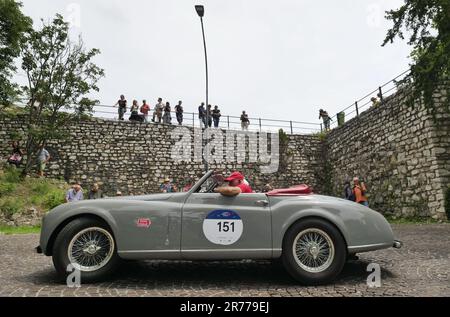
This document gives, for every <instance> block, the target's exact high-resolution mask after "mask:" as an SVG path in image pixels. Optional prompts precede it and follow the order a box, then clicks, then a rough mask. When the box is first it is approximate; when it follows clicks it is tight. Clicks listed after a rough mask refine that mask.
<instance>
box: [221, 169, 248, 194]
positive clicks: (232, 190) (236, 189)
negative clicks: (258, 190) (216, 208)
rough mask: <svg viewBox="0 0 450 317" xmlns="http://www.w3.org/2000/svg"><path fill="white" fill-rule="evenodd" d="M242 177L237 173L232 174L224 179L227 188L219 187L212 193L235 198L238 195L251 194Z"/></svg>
mask: <svg viewBox="0 0 450 317" xmlns="http://www.w3.org/2000/svg"><path fill="white" fill-rule="evenodd" d="M244 179H245V177H244V175H242V174H241V173H239V172H234V173H233V174H231V175H230V177H228V178H225V179H224V181H225V182H228V186H221V187H218V188H216V189H215V190H214V191H215V192H216V193H220V194H222V195H224V196H230V197H232V196H237V195H239V194H251V193H253V190H252V188H251V187H250V185H248V184H246V183H245V182H244Z"/></svg>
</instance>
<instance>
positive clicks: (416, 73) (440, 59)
mask: <svg viewBox="0 0 450 317" xmlns="http://www.w3.org/2000/svg"><path fill="white" fill-rule="evenodd" d="M386 18H387V19H388V20H392V21H393V27H392V28H391V29H390V30H389V31H388V33H387V36H386V39H385V41H384V43H383V45H386V44H387V43H389V42H391V43H392V42H393V41H394V40H395V38H396V37H399V38H400V39H402V40H403V39H405V31H406V34H407V35H408V36H409V40H408V44H409V45H411V46H413V51H412V53H411V57H412V59H413V64H412V65H411V73H410V74H409V75H408V76H407V77H406V78H405V80H403V81H402V83H405V82H407V83H409V84H411V85H412V87H413V88H414V93H413V95H412V99H417V98H419V97H423V100H424V101H425V105H426V106H427V107H428V108H430V109H432V108H433V106H434V99H433V93H435V92H436V88H437V85H438V84H440V83H448V80H449V79H450V1H449V0H427V1H423V0H405V3H404V4H403V5H402V6H401V7H400V8H399V9H397V10H391V11H388V12H387V16H386ZM447 93H448V95H447V96H450V88H449V87H448V86H447ZM449 98H450V97H449ZM449 98H447V100H449Z"/></svg>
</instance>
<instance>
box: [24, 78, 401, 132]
mask: <svg viewBox="0 0 450 317" xmlns="http://www.w3.org/2000/svg"><path fill="white" fill-rule="evenodd" d="M408 72H409V70H407V71H404V72H403V73H401V74H400V75H398V76H397V77H395V78H394V79H392V80H390V81H388V82H387V83H385V84H383V85H381V86H379V87H378V88H377V89H375V90H374V91H371V92H370V93H368V94H366V95H365V96H364V97H362V98H360V99H359V100H357V101H355V102H354V103H352V104H351V105H350V106H348V107H347V108H345V109H344V110H342V111H340V112H339V113H338V114H336V115H334V116H330V121H331V122H330V129H332V128H334V127H337V126H338V116H339V114H340V113H343V114H344V116H345V121H349V120H351V119H353V118H355V117H358V116H359V115H360V114H361V113H362V112H363V111H364V110H367V109H368V108H369V107H370V106H371V104H372V101H371V98H372V97H377V98H378V100H379V101H380V102H381V103H383V101H384V99H385V98H387V97H388V96H390V95H393V94H394V93H395V92H396V91H397V89H398V81H400V80H401V78H402V77H405V76H406V74H407V73H408ZM23 102H24V104H23V105H22V106H24V105H25V103H26V101H23ZM127 108H128V109H127V110H128V112H126V113H125V115H124V119H125V120H126V121H128V120H129V117H130V116H131V113H130V112H129V110H130V107H129V106H128V107H127ZM153 113H154V111H153V110H152V111H150V112H149V115H148V118H149V121H150V120H151V118H152V117H153ZM92 115H93V116H94V117H96V118H101V119H104V120H115V121H117V120H118V119H119V108H118V107H117V106H111V105H95V106H94V107H93V112H92ZM249 120H250V125H249V127H248V129H247V130H248V131H253V132H278V131H279V130H280V129H283V131H285V132H286V133H288V134H314V133H320V132H323V131H324V130H325V124H322V123H311V122H301V121H292V120H291V121H287V120H277V119H265V118H249ZM211 122H212V126H213V127H214V122H213V120H212V117H211ZM146 124H155V123H153V122H151V121H150V122H148V123H146ZM161 124H163V123H161ZM171 125H178V122H177V119H176V112H175V111H172V112H171ZM182 125H183V126H189V127H196V128H200V127H203V126H202V125H201V121H200V119H199V117H198V113H196V112H184V113H183V123H182ZM218 128H220V129H225V130H242V127H241V121H240V117H237V116H231V115H222V116H221V117H220V121H219V126H218Z"/></svg>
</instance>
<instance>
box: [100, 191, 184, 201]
mask: <svg viewBox="0 0 450 317" xmlns="http://www.w3.org/2000/svg"><path fill="white" fill-rule="evenodd" d="M173 195H176V194H174V193H168V194H151V195H140V196H120V197H108V198H104V200H111V199H113V200H138V201H143V200H145V201H155V200H161V201H163V200H168V199H170V198H171V197H172V196H173ZM99 200H102V199H99Z"/></svg>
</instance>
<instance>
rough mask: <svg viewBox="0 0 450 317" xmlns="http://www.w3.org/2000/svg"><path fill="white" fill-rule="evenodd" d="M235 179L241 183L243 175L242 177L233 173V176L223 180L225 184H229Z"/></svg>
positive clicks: (237, 173)
mask: <svg viewBox="0 0 450 317" xmlns="http://www.w3.org/2000/svg"><path fill="white" fill-rule="evenodd" d="M235 179H237V180H240V181H242V180H244V175H242V174H241V173H239V172H234V173H233V174H231V175H230V177H228V178H225V181H226V182H231V181H233V180H235Z"/></svg>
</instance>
